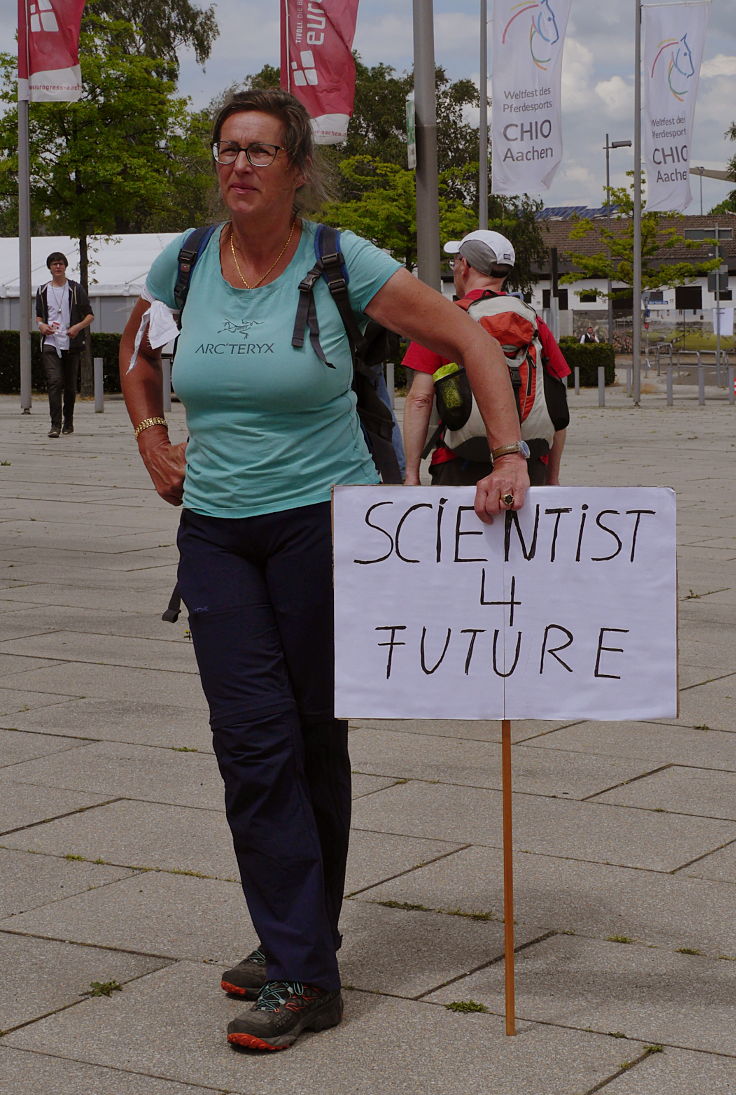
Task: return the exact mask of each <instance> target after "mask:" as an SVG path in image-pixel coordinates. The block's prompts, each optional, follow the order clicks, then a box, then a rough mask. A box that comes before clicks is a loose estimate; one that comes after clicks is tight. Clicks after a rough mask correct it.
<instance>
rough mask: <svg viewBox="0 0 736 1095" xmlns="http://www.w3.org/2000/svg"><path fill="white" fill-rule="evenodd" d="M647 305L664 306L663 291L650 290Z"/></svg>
mask: <svg viewBox="0 0 736 1095" xmlns="http://www.w3.org/2000/svg"><path fill="white" fill-rule="evenodd" d="M649 303H650V304H664V290H663V289H650V290H649Z"/></svg>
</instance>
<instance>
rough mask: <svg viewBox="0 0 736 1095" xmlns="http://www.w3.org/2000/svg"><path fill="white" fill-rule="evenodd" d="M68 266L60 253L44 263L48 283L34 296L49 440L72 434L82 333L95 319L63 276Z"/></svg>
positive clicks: (75, 287) (78, 291)
mask: <svg viewBox="0 0 736 1095" xmlns="http://www.w3.org/2000/svg"><path fill="white" fill-rule="evenodd" d="M68 265H69V263H68V262H67V258H66V255H63V254H62V253H61V251H54V252H52V254H50V255H49V257H48V258H47V259H46V266H47V267H48V269H49V271H50V273H51V281H49V282H47V283H46V284H45V285H41V286H40V287H39V289H38V291H37V293H36V324H37V325H38V329H39V331H40V333H41V360H42V362H43V369H44V373H45V374H46V385H47V387H48V392H49V411H50V414H51V429H50V430H49V437H58V436H59V434H60V433H74V403H75V400H76V398H77V380H78V378H79V355H80V353H81V351H82V349H83V348H84V331H85V329H86V328H87V327H89V325H90V323H91V322H92V320H93V319H94V318H95V317H94V313H93V311H92V309H91V308H90V304H89V298H88V296H87V294H86V292H85V291H84V289H83V288H82V286H81V285H79V284H78V282H76V281H71V279H70V278H67V276H66V269H67V266H68Z"/></svg>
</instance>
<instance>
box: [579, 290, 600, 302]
mask: <svg viewBox="0 0 736 1095" xmlns="http://www.w3.org/2000/svg"><path fill="white" fill-rule="evenodd" d="M596 300H598V296H597V294H596V293H585V292H583V293H581V294H580V303H581V304H590V302H591V301H596Z"/></svg>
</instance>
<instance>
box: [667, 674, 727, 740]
mask: <svg viewBox="0 0 736 1095" xmlns="http://www.w3.org/2000/svg"><path fill="white" fill-rule="evenodd" d="M735 711H736V673H733V674H731V675H730V676H728V677H723V678H721V679H719V680H717V681H712V682H710V683H708V684H700V685H697V686H696V687H693V688H686V689H684V690H683V691H681V692H680V718H679V720H678V721H679V722H680V724H681V725H685V726H699V725H702V724H703V723H704V724H705V725H706V726H710V727H711V728H712V729H713V730H731V731H733V730H736V713H735Z"/></svg>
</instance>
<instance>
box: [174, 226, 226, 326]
mask: <svg viewBox="0 0 736 1095" xmlns="http://www.w3.org/2000/svg"><path fill="white" fill-rule="evenodd" d="M215 228H217V225H216V224H207V225H204V226H203V227H202V228H193V229H192V231H191V232H190V233H189V235H188V236H187V238H186V239H185V240H184V242H183V243H182V245H181V249H180V250H179V257H178V259H177V263H178V268H177V273H176V282H175V283H174V303H175V304H176V310H177V311H178V312H183V311H184V305H185V304H186V301H187V294H188V293H189V280H190V278H191V276H192V270H193V269H194V266H195V264H196V262H197V259H198V258H199V256H200V255H201V254H202V252H203V251H204V249H205V247H206V246H207V244H208V243H209V241H210V238H211V236H212V233H213V232H214V231H215Z"/></svg>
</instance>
